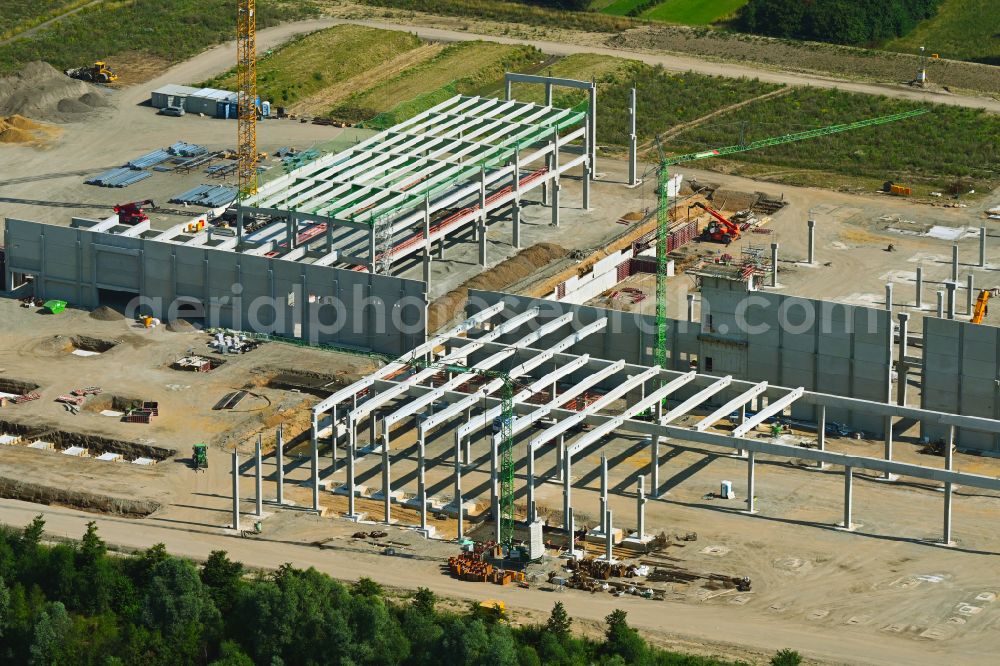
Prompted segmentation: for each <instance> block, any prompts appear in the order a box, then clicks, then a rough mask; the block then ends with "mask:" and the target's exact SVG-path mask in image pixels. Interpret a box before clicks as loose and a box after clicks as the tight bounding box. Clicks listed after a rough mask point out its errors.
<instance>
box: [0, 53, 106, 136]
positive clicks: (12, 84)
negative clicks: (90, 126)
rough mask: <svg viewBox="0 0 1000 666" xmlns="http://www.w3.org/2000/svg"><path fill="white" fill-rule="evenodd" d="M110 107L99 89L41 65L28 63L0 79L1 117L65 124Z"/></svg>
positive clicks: (50, 67)
mask: <svg viewBox="0 0 1000 666" xmlns="http://www.w3.org/2000/svg"><path fill="white" fill-rule="evenodd" d="M110 105H111V102H110V101H109V100H108V99H107V96H106V95H104V94H103V93H102V92H101V90H100V89H99V88H97V87H95V86H93V85H91V84H89V83H85V82H83V81H78V80H76V79H71V78H69V77H68V76H66V75H65V74H64V73H62V72H60V71H59V70H57V69H56V68H54V67H53V66H52V65H50V64H48V63H45V62H31V63H28V64H26V65H25V66H24V67H23V68H21V71H19V72H17V73H16V74H14V75H13V76H9V77H7V78H3V79H0V115H2V116H7V115H13V114H17V115H20V116H26V117H28V118H35V119H38V120H43V121H48V122H57V123H67V122H74V121H79V120H84V119H86V118H87V117H88V116H90V115H91V114H92V113H94V112H95V111H96V110H98V109H102V108H106V107H108V106H110Z"/></svg>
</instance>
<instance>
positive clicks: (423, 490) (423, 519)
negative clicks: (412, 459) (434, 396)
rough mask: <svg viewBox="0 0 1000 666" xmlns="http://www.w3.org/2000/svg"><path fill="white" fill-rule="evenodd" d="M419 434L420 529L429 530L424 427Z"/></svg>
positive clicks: (418, 490) (418, 493)
mask: <svg viewBox="0 0 1000 666" xmlns="http://www.w3.org/2000/svg"><path fill="white" fill-rule="evenodd" d="M417 432H418V436H417V498H418V500H419V501H420V529H422V530H424V532H425V533H426V531H427V477H426V476H425V469H426V466H427V457H426V456H427V446H426V443H425V441H424V430H423V428H420V429H418V431H417Z"/></svg>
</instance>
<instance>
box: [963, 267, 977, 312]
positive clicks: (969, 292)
mask: <svg viewBox="0 0 1000 666" xmlns="http://www.w3.org/2000/svg"><path fill="white" fill-rule="evenodd" d="M975 291H976V277H975V276H974V275H973V274H972V273H969V275H968V280H967V283H966V285H965V312H966V314H968V315H969V316H970V317H971V316H972V304H973V303H974V302H975V300H976V299H975V298H974V297H973V294H974V293H975Z"/></svg>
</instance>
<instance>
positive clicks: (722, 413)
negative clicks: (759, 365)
mask: <svg viewBox="0 0 1000 666" xmlns="http://www.w3.org/2000/svg"><path fill="white" fill-rule="evenodd" d="M766 390H767V382H761V383H759V384H755V385H754V386H751V387H750V388H749V389H747V390H746V391H744V392H743V393H741V394H739V395H738V396H736V397H735V398H733V399H732V400H730V401H729V402H727V403H726V404H724V405H723V406H722V407H719V408H718V409H717V410H715V411H714V412H712V413H711V414H709V415H708V416H706V417H705V418H703V419H702V420H701V421H698V423H696V424H695V426H694V429H695V430H697V431H698V432H703V431H705V430H708V429H709V428H711V427H712V426H713V425H714V424H715V423H717V422H718V421H721V420H722V419H724V418H726V417H727V416H729V415H730V414H732V413H733V410H735V409H739V408H740V407H742V406H743V405H745V404H747V403H748V402H750V401H751V400H753V399H754V398H756V397H757V396H758V395H760V394H761V393H763V392H764V391H766Z"/></svg>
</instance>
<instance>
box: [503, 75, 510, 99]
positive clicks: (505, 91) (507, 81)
mask: <svg viewBox="0 0 1000 666" xmlns="http://www.w3.org/2000/svg"><path fill="white" fill-rule="evenodd" d="M510 88H511V81H510V79H504V86H503V98H504V99H506V100H509V99H510V93H511V90H510Z"/></svg>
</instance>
